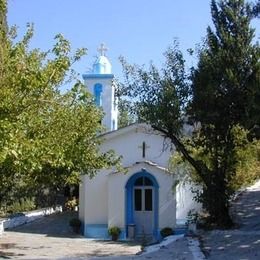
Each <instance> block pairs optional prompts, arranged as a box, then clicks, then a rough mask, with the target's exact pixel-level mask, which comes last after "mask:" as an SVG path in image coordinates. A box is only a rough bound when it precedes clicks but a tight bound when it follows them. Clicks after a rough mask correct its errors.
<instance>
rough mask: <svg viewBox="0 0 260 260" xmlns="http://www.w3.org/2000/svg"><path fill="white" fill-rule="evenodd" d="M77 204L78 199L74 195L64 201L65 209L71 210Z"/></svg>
mask: <svg viewBox="0 0 260 260" xmlns="http://www.w3.org/2000/svg"><path fill="white" fill-rule="evenodd" d="M78 205H79V201H78V200H77V199H76V198H75V197H73V198H72V199H68V200H67V201H66V203H65V209H66V210H70V211H72V210H74V209H75V207H76V206H78Z"/></svg>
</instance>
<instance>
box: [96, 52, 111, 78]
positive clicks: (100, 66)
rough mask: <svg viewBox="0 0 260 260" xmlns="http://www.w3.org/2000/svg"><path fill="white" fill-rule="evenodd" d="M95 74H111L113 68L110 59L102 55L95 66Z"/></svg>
mask: <svg viewBox="0 0 260 260" xmlns="http://www.w3.org/2000/svg"><path fill="white" fill-rule="evenodd" d="M93 73H94V74H111V73H112V66H111V63H110V61H109V60H108V58H107V57H106V56H104V55H101V56H99V57H98V58H97V60H96V61H95V63H94V64H93Z"/></svg>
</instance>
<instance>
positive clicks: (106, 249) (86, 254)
mask: <svg viewBox="0 0 260 260" xmlns="http://www.w3.org/2000/svg"><path fill="white" fill-rule="evenodd" d="M72 217H73V215H71V213H62V214H56V215H51V216H48V217H45V218H42V219H40V220H37V221H35V222H33V223H30V224H27V225H23V226H21V227H17V228H15V229H12V230H9V231H6V232H4V234H3V235H2V236H1V237H0V259H59V260H69V259H70V260H80V259H85V260H92V259H100V257H102V259H107V260H108V259H122V260H123V259H124V260H130V259H136V260H143V259H145V260H147V259H162V260H170V259H171V260H172V259H178V260H194V257H193V253H192V252H191V250H190V247H189V245H190V243H191V241H189V239H188V238H183V237H182V238H179V239H178V240H177V241H175V242H171V243H168V244H166V245H163V246H161V248H160V250H159V251H156V252H152V253H147V254H142V255H136V253H138V252H140V245H137V244H134V243H126V242H111V241H94V240H89V239H85V238H83V237H81V236H79V235H75V234H73V233H72V232H71V230H70V227H69V226H68V222H69V219H70V218H72ZM1 256H2V258H1Z"/></svg>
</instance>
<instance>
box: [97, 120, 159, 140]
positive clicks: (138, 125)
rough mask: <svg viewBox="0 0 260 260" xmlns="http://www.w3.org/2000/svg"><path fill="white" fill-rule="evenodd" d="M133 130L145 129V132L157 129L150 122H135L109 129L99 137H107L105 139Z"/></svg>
mask: <svg viewBox="0 0 260 260" xmlns="http://www.w3.org/2000/svg"><path fill="white" fill-rule="evenodd" d="M131 131H136V132H138V131H145V132H149V133H152V132H155V130H154V129H153V128H152V127H151V126H150V125H148V124H145V123H133V124H130V125H128V126H125V127H121V128H119V129H117V130H113V131H109V132H106V133H104V134H101V135H100V136H99V137H105V139H112V138H114V137H116V136H118V135H122V134H126V133H128V132H131Z"/></svg>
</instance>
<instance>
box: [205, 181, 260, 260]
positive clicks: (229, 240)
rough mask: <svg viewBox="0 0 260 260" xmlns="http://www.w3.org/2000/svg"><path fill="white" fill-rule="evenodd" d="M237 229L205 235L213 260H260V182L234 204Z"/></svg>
mask: <svg viewBox="0 0 260 260" xmlns="http://www.w3.org/2000/svg"><path fill="white" fill-rule="evenodd" d="M233 212H234V213H233V214H234V215H235V221H236V224H237V228H236V229H233V230H225V231H222V230H214V231H211V232H205V233H204V234H203V235H202V245H203V248H204V252H205V254H206V256H207V258H208V259H210V260H219V259H221V260H256V259H260V181H258V182H257V183H256V184H255V185H253V186H251V187H250V188H248V189H247V190H246V191H245V192H243V193H241V195H240V196H238V197H237V198H236V200H235V201H234V203H233Z"/></svg>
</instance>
